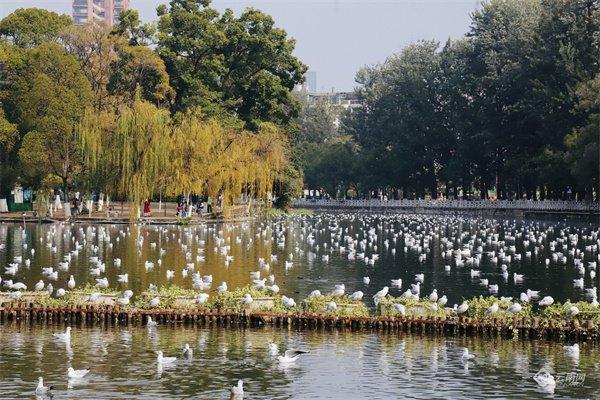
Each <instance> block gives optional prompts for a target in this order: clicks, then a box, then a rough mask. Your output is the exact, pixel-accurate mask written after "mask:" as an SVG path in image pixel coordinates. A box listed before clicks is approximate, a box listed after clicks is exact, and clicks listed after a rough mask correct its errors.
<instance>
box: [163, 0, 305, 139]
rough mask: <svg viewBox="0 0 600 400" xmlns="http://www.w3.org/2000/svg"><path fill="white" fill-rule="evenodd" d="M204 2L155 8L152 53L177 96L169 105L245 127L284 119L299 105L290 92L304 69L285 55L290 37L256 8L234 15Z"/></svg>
mask: <svg viewBox="0 0 600 400" xmlns="http://www.w3.org/2000/svg"><path fill="white" fill-rule="evenodd" d="M209 4H210V1H194V0H172V1H171V2H170V5H169V7H166V6H162V7H159V16H160V18H159V21H158V53H159V54H160V56H161V57H162V58H163V60H164V61H165V64H166V66H167V71H168V73H169V75H170V77H171V83H172V85H173V87H174V89H175V92H176V93H177V94H176V97H175V102H174V105H173V108H174V109H175V110H178V111H184V110H187V109H189V108H193V107H198V106H199V107H201V108H202V109H203V111H204V112H205V113H207V114H209V115H219V114H220V113H222V112H225V113H228V114H233V115H236V116H237V117H238V118H240V119H241V120H242V121H244V122H245V124H246V126H247V127H248V128H250V129H253V130H254V129H257V128H258V126H259V125H260V122H261V121H263V122H274V123H277V124H286V123H288V122H289V120H290V119H291V118H293V117H294V116H296V114H297V112H298V108H299V106H298V104H297V101H296V100H295V99H294V98H293V96H291V94H290V92H291V90H292V89H293V88H294V86H295V85H296V84H298V83H300V82H302V80H303V75H304V73H305V72H306V70H307V68H306V66H305V65H304V64H302V62H300V61H299V60H298V59H297V58H296V57H294V56H293V54H292V53H293V51H294V47H295V41H294V40H293V39H290V38H288V37H287V34H286V32H285V31H284V30H282V29H280V28H277V27H276V26H275V23H274V21H273V19H272V18H271V17H270V16H268V15H266V14H264V13H262V12H261V11H259V10H256V9H253V8H249V9H246V10H245V11H244V12H242V14H241V15H240V16H239V17H236V16H235V15H234V13H233V11H231V10H226V11H225V12H224V13H223V14H222V15H220V14H219V12H218V11H217V10H215V9H213V8H210V7H209Z"/></svg>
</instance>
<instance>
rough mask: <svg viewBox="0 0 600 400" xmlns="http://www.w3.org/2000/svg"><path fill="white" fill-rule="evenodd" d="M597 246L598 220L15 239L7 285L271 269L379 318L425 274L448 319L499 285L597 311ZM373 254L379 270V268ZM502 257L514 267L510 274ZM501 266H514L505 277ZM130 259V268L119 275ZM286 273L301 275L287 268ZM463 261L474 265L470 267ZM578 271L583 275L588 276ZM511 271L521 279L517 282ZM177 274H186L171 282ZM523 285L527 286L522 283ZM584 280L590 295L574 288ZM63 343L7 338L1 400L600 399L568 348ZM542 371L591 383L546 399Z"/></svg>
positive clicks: (33, 231) (218, 341)
mask: <svg viewBox="0 0 600 400" xmlns="http://www.w3.org/2000/svg"><path fill="white" fill-rule="evenodd" d="M598 232H599V228H598V222H597V220H595V219H594V220H591V221H581V220H577V221H575V220H563V219H561V220H546V221H544V220H525V221H521V222H517V221H513V220H482V219H475V218H466V217H450V216H445V217H442V216H415V215H387V216H377V215H344V214H337V215H315V216H311V217H299V216H295V217H289V218H279V219H274V220H270V221H266V220H264V221H255V222H249V223H236V224H212V225H204V226H190V227H175V226H120V225H116V226H110V225H81V224H55V225H27V226H25V228H23V227H22V226H21V225H18V224H0V267H1V269H0V276H1V277H2V279H3V281H6V280H7V279H13V280H14V281H15V282H16V281H21V282H24V283H25V284H26V285H27V286H28V287H29V288H33V286H34V285H35V283H36V282H37V281H38V280H40V279H43V280H44V283H46V284H47V283H48V282H51V283H52V284H53V286H54V288H55V289H57V288H60V287H63V288H66V282H67V280H68V279H69V275H74V278H75V280H76V282H77V285H78V286H82V285H84V284H85V283H95V277H93V276H91V275H90V273H89V271H90V267H91V266H92V264H91V263H90V261H89V258H90V257H92V256H97V257H98V258H99V259H100V260H102V261H103V262H105V263H106V272H105V273H103V274H102V275H101V276H102V277H107V278H108V280H109V282H110V284H111V286H112V287H115V288H118V289H119V290H122V289H126V288H128V289H132V290H133V291H134V293H139V292H141V291H143V290H146V289H147V288H148V285H149V284H151V283H152V284H157V285H167V286H168V285H178V286H182V287H186V288H191V285H192V284H191V280H190V279H189V277H188V278H184V277H183V275H182V272H181V271H182V270H183V269H184V268H185V266H186V264H187V263H190V262H192V263H194V268H195V270H196V271H200V272H201V274H202V275H208V274H211V275H212V276H213V282H214V283H213V288H214V287H216V286H217V285H218V284H219V283H220V282H222V281H226V282H227V284H228V286H229V288H230V289H232V288H235V287H239V286H244V285H247V284H250V283H251V282H252V280H251V278H250V272H251V271H257V270H260V268H259V262H258V260H259V258H262V259H264V260H266V262H267V263H269V271H268V272H267V271H266V268H264V267H263V268H262V270H261V273H262V276H266V275H267V274H274V275H275V277H276V283H277V284H278V285H279V287H280V288H281V293H282V294H285V295H287V296H289V297H293V298H295V299H296V301H297V302H299V301H300V300H302V299H303V298H304V297H306V296H307V295H308V294H309V293H310V292H311V291H312V290H314V289H319V290H321V291H322V292H324V293H326V292H329V291H331V290H332V289H333V287H334V285H335V284H339V283H344V284H345V285H346V291H347V292H348V293H350V292H353V291H355V290H361V291H363V292H364V293H365V302H366V303H367V304H368V305H369V306H373V301H372V299H371V297H372V295H373V294H374V293H375V292H377V291H378V290H380V289H381V288H382V287H383V286H390V280H391V279H399V278H401V279H402V280H403V284H402V287H401V288H390V294H392V295H394V296H398V295H400V293H402V292H403V291H404V290H406V288H407V287H410V286H409V284H410V283H414V276H415V274H417V273H422V274H424V282H423V284H422V286H421V295H428V294H429V293H430V292H431V291H432V289H434V288H435V289H437V291H438V293H439V294H440V295H442V294H445V295H447V297H448V299H449V302H448V303H449V305H451V304H453V303H460V302H461V300H462V299H463V298H469V297H472V296H478V295H489V293H490V292H489V289H488V285H491V284H497V285H498V287H499V290H498V296H516V297H518V296H519V293H521V292H523V291H525V290H526V289H528V288H529V289H533V290H540V294H541V295H542V296H545V295H551V296H553V297H554V299H555V300H557V301H565V300H566V299H571V300H574V301H575V300H584V299H586V297H585V295H584V288H591V287H593V286H598V283H597V280H598V277H596V278H595V279H592V277H591V271H592V268H591V267H590V266H589V265H590V264H589V263H590V262H594V261H597V257H598V252H597V247H596V248H594V247H593V246H597V244H598ZM352 243H354V245H353V244H352ZM361 243H362V244H361ZM513 246H514V247H513ZM352 247H354V248H355V250H352ZM363 247H364V248H363ZM31 249H35V254H34V255H32V253H31ZM77 249H79V250H78V251H77V254H76V255H75V253H74V251H76V250H77ZM451 250H463V253H464V256H463V257H462V259H459V260H457V259H456V257H455V256H453V257H444V254H448V253H449V252H451ZM490 252H494V253H493V254H492V253H490ZM186 253H188V254H187V257H186ZM361 253H364V257H365V258H367V259H373V255H377V256H378V259H377V260H375V261H374V263H373V264H372V265H371V264H369V263H368V262H365V260H364V259H363V258H362V257H361V256H362V254H361ZM455 253H456V252H455ZM455 253H454V254H455ZM469 253H470V254H469ZM502 253H504V254H505V255H508V256H510V257H511V259H510V261H508V260H507V259H504V260H502ZM558 253H560V254H558ZM68 254H71V261H70V262H69V267H68V270H59V271H58V277H57V279H56V281H49V280H48V278H47V277H45V276H42V274H41V268H43V267H53V268H55V269H57V267H58V265H59V262H60V261H62V260H63V259H64V257H65V255H68ZM476 254H481V256H480V260H479V261H477V260H475V261H473V260H471V261H469V258H470V257H473V256H475V255H476ZM18 256H22V257H23V263H22V264H20V265H19V267H18V269H17V271H16V272H15V274H7V273H6V271H5V269H4V267H6V266H8V264H9V263H11V262H12V261H13V260H14V257H18ZM197 256H200V258H197ZM271 256H274V257H276V260H275V258H272V257H271ZM324 256H325V257H324ZM494 256H500V258H501V259H500V260H499V261H498V262H497V263H496V262H494V260H493V257H494ZM563 257H564V258H565V259H564V260H563ZM116 258H119V259H121V260H122V264H121V266H120V267H119V268H117V267H116V266H115V265H114V261H113V260H114V259H116ZM518 258H520V260H519V259H518ZM27 259H29V260H30V265H29V266H26V265H25V260H27ZM228 259H229V260H230V261H229V262H228V261H227V260H228ZM546 259H548V261H546ZM158 260H161V263H162V265H160V266H159V265H158ZM190 260H191V261H190ZM285 260H291V262H292V264H291V265H290V264H289V263H288V265H287V267H286V263H285ZM460 260H462V262H464V263H466V264H470V263H474V264H473V265H465V266H460ZM146 261H151V262H154V263H155V265H156V266H155V268H154V269H152V270H150V271H148V272H146V269H145V267H144V264H145V262H146ZM579 261H581V263H582V265H583V266H584V270H583V271H578V268H576V265H575V264H576V263H577V262H579ZM457 264H458V265H457ZM477 264H478V265H477ZM502 264H505V265H506V266H507V271H508V273H509V274H510V275H509V277H508V279H505V278H504V277H503V276H502V271H501V265H502ZM447 265H449V266H450V271H446V266H447ZM167 269H170V270H174V271H175V277H174V278H173V279H171V280H168V279H167V277H166V270H167ZM471 269H476V270H478V271H481V272H480V276H478V277H474V278H471V273H470V271H471ZM124 273H128V274H129V282H128V283H127V284H119V283H117V275H118V274H124ZM513 273H517V274H523V276H524V279H523V280H522V281H517V282H515V281H514V279H513V278H512V275H513ZM365 276H368V277H370V284H368V285H365V284H364V283H363V277H365ZM579 277H583V283H584V285H583V288H582V287H576V286H574V285H573V279H576V278H579ZM481 278H483V279H488V281H489V282H488V285H482V284H481ZM57 329H59V328H39V327H33V328H32V327H17V326H0V398H28V397H33V391H34V389H35V381H36V379H37V377H38V376H43V377H44V378H45V380H46V382H47V383H48V384H49V385H55V386H56V389H55V391H54V393H55V395H56V396H57V397H59V396H60V398H74V399H75V398H77V399H80V398H123V399H129V398H140V399H146V398H147V399H151V398H157V397H162V398H200V399H213V398H217V399H218V398H228V388H229V387H231V386H232V385H234V384H235V382H236V381H237V379H242V378H243V379H244V381H245V383H246V387H245V390H246V393H247V394H246V397H245V398H246V399H288V398H293V399H363V398H365V399H366V398H373V399H390V398H404V397H407V398H480V397H489V398H515V397H519V398H524V397H527V398H538V397H548V396H551V397H553V398H599V396H600V379H599V378H600V348H599V347H598V346H597V345H596V344H592V343H588V344H584V345H582V348H581V354H580V356H579V358H577V359H572V358H570V357H568V356H567V355H565V353H564V350H563V348H562V343H560V344H559V343H550V342H544V341H540V342H538V341H524V342H523V341H503V340H491V339H490V340H480V339H473V338H453V339H449V338H436V337H431V336H416V335H406V336H398V335H397V334H393V335H392V334H385V335H377V334H366V333H365V334H363V333H334V332H312V331H311V332H308V331H305V332H293V331H283V330H270V329H261V330H243V331H238V330H225V329H216V328H215V329H207V330H202V329H192V328H183V327H162V326H161V327H158V328H156V329H155V330H150V331H149V330H147V329H145V328H111V329H110V330H102V329H101V328H93V329H92V328H86V329H80V328H75V329H74V331H73V339H72V340H71V345H70V346H65V344H64V343H57V342H56V341H55V340H54V339H53V338H52V333H53V332H56V331H57ZM270 341H274V342H276V343H278V344H279V347H280V349H282V350H284V349H286V348H301V349H307V350H310V354H308V355H306V356H303V357H301V358H300V359H299V360H298V361H297V362H296V363H295V365H291V366H288V367H285V368H284V367H282V366H281V365H279V363H278V362H277V361H276V360H274V359H272V358H270V357H269V355H268V354H267V350H266V348H267V344H268V342H270ZM185 343H189V344H190V345H192V347H193V348H194V349H195V354H194V359H193V360H191V361H178V362H176V364H175V365H173V366H170V367H165V368H164V370H163V371H162V373H161V371H159V370H158V369H157V366H156V356H155V354H154V351H155V350H158V349H160V350H163V351H164V352H165V355H179V353H180V352H181V348H182V347H183V346H184V344H185ZM462 347H467V348H469V349H470V351H471V352H472V353H473V354H475V355H476V358H475V361H474V362H473V363H468V364H467V365H464V363H462V362H461V360H460V354H461V351H462V350H461V348H462ZM68 366H73V367H74V368H76V369H81V368H88V367H90V368H91V369H92V372H91V373H90V375H89V377H88V379H86V380H85V381H83V382H77V383H76V384H75V385H74V387H73V388H71V389H68V388H67V379H66V369H67V367H68ZM542 367H544V368H547V369H549V370H551V371H552V372H553V373H555V374H557V376H558V375H560V374H566V373H576V374H585V380H584V383H583V385H581V386H577V387H573V386H564V387H557V388H556V390H555V393H554V394H552V395H550V394H547V393H543V392H541V391H540V389H539V388H538V386H537V384H536V383H535V382H534V381H533V380H532V376H533V374H535V373H536V372H537V371H539V370H540V368H542ZM580 376H582V375H580ZM99 393H101V396H100V395H99Z"/></svg>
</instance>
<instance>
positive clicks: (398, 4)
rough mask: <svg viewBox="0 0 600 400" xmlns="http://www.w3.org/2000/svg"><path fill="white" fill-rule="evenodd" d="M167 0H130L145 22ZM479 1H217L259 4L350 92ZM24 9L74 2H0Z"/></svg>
mask: <svg viewBox="0 0 600 400" xmlns="http://www.w3.org/2000/svg"><path fill="white" fill-rule="evenodd" d="M161 3H168V0H131V6H132V7H133V8H136V9H137V10H139V11H140V14H141V16H142V19H143V20H144V21H146V22H148V21H153V20H155V19H156V12H155V11H156V6H157V5H159V4H161ZM479 4H480V1H479V0H362V1H358V0H213V3H212V6H213V7H215V8H218V9H220V10H223V9H225V8H232V9H233V10H234V11H235V12H236V13H239V12H240V11H242V10H243V9H244V8H246V7H255V8H258V9H260V10H262V11H264V12H266V13H268V14H270V15H271V16H272V17H273V19H274V20H275V23H276V25H277V26H279V27H281V28H283V29H285V30H286V31H287V32H288V35H290V36H291V37H294V38H295V39H296V42H297V43H296V53H295V54H296V56H298V57H299V58H300V59H301V60H302V61H303V62H304V63H305V64H307V65H308V66H309V67H310V69H311V70H313V71H316V72H317V86H318V89H319V90H323V91H325V90H326V91H330V90H332V89H333V88H335V90H336V91H349V90H351V89H352V88H353V87H354V86H355V84H354V76H355V74H356V72H357V71H358V69H359V68H360V67H361V66H364V65H371V64H375V63H378V62H382V61H384V60H385V59H386V57H388V56H389V55H391V54H393V53H395V52H398V51H399V50H401V49H402V48H403V47H404V46H406V45H407V44H409V43H411V42H413V41H416V40H420V39H427V40H429V39H435V40H438V41H440V42H442V43H443V42H445V41H446V40H447V39H448V38H449V37H450V38H459V37H461V36H462V35H464V34H465V33H466V32H467V29H468V27H469V20H470V17H469V16H470V14H471V12H473V11H474V10H475V9H476V8H477V7H478V6H479ZM20 7H40V8H46V9H49V10H52V11H56V12H60V13H64V14H69V15H70V14H71V0H0V17H4V16H6V15H8V14H10V13H11V12H12V11H14V10H15V9H17V8H20Z"/></svg>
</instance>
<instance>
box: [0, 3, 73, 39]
mask: <svg viewBox="0 0 600 400" xmlns="http://www.w3.org/2000/svg"><path fill="white" fill-rule="evenodd" d="M72 24H73V21H72V20H71V18H69V17H68V16H66V15H59V14H57V13H54V12H52V11H48V10H44V9H41V8H19V9H18V10H16V11H15V12H13V13H12V14H10V15H8V16H6V17H5V18H4V19H2V20H1V21H0V38H4V39H7V40H9V41H10V42H11V43H13V44H14V45H15V46H19V47H27V48H29V47H35V46H39V45H41V44H43V43H48V42H54V41H57V40H58V39H59V37H60V34H61V33H62V31H63V30H64V29H65V28H67V27H68V26H70V25H72Z"/></svg>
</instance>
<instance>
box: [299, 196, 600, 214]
mask: <svg viewBox="0 0 600 400" xmlns="http://www.w3.org/2000/svg"><path fill="white" fill-rule="evenodd" d="M293 206H294V207H297V208H323V209H363V210H364V209H373V210H394V209H398V210H402V209H428V210H448V211H469V210H473V211H477V210H492V211H493V210H498V211H530V212H556V213H559V212H569V213H589V214H599V213H600V203H598V202H587V201H566V200H541V201H536V200H495V201H490V200H448V199H446V200H380V199H368V200H334V199H299V200H295V201H294V203H293Z"/></svg>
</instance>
